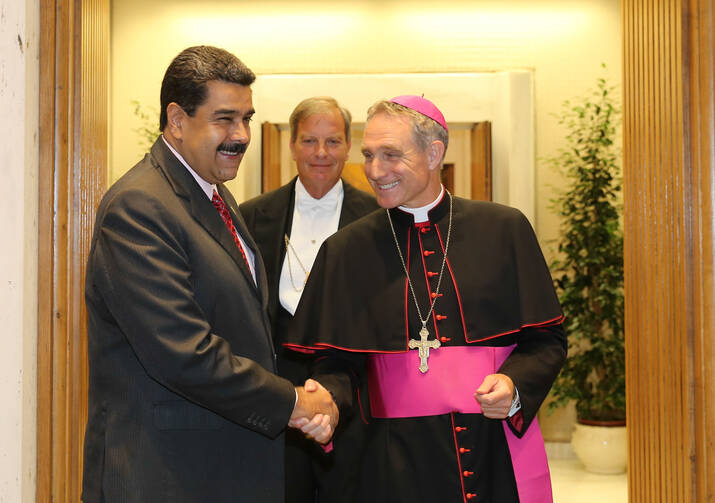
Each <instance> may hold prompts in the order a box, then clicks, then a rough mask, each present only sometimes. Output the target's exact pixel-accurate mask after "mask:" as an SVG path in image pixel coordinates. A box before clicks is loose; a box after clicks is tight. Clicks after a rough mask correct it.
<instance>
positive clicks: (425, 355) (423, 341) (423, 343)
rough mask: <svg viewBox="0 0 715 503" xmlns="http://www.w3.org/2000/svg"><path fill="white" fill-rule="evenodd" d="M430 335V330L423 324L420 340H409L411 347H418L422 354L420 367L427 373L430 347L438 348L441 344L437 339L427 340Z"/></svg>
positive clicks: (421, 370) (419, 352) (420, 354)
mask: <svg viewBox="0 0 715 503" xmlns="http://www.w3.org/2000/svg"><path fill="white" fill-rule="evenodd" d="M428 335H429V331H428V330H427V328H425V326H424V325H423V326H422V330H420V340H419V341H418V340H417V339H410V342H409V348H410V349H415V348H417V350H418V354H419V356H420V366H419V369H420V372H422V373H423V374H425V373H426V372H427V371H428V370H429V367H428V366H427V360H428V359H429V350H430V348H432V349H437V348H438V347H440V345H441V344H440V343H439V341H438V340H437V339H433V340H431V341H428V340H427V336H428Z"/></svg>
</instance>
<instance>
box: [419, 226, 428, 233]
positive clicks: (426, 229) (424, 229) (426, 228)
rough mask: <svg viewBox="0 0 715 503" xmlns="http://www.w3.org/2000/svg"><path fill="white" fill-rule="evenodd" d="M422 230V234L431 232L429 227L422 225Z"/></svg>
mask: <svg viewBox="0 0 715 503" xmlns="http://www.w3.org/2000/svg"><path fill="white" fill-rule="evenodd" d="M420 232H421V233H422V234H427V233H428V232H429V227H422V228H421V229H420Z"/></svg>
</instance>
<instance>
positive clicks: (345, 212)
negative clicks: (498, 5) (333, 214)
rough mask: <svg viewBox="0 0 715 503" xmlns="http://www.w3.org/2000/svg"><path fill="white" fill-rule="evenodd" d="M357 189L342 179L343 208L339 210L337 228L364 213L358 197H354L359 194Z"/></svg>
mask: <svg viewBox="0 0 715 503" xmlns="http://www.w3.org/2000/svg"><path fill="white" fill-rule="evenodd" d="M357 190H358V189H356V188H355V187H353V186H352V185H350V184H349V183H348V182H346V181H345V180H343V208H342V210H341V211H340V221H339V222H338V229H342V228H343V227H345V226H346V225H348V224H349V223H351V222H354V221H355V220H357V219H358V218H360V217H361V216H363V215H364V214H365V213H366V211H365V208H364V207H363V205H362V201H361V200H360V198H359V197H356V196H358V195H359V194H358V193H357Z"/></svg>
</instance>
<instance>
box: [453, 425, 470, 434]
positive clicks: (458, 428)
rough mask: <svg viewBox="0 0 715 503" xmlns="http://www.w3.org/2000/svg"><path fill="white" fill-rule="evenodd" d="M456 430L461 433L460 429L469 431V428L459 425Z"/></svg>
mask: <svg viewBox="0 0 715 503" xmlns="http://www.w3.org/2000/svg"><path fill="white" fill-rule="evenodd" d="M455 430H456V431H457V432H458V433H459V432H460V431H467V428H465V427H464V426H457V427H456V428H455Z"/></svg>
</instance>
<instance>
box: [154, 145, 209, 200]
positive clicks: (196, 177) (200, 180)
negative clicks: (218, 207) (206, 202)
mask: <svg viewBox="0 0 715 503" xmlns="http://www.w3.org/2000/svg"><path fill="white" fill-rule="evenodd" d="M161 139H162V140H164V144H165V145H166V146H167V147H169V150H171V153H172V154H174V155H175V156H176V158H177V159H178V160H179V161H180V162H181V164H183V165H184V167H185V168H186V169H188V170H189V173H191V176H193V177H194V180H196V183H198V184H199V187H201V190H203V191H204V193H205V194H206V197H208V198H209V199H213V197H214V190H216V185H215V184H213V183H209V182H207V181H206V180H204V179H203V178H201V177H200V176H199V174H198V173H197V172H196V171H194V170H193V169H191V166H189V163H187V162H186V161H185V160H184V158H183V157H181V154H179V153H178V152H177V151H176V150H174V147H172V146H171V144H170V143H169V142H168V141H166V138H164V135H161Z"/></svg>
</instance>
